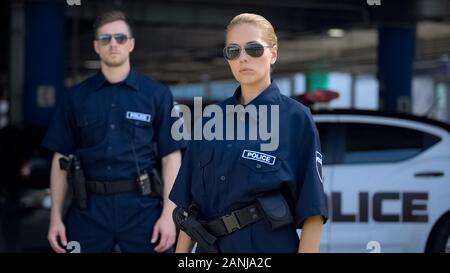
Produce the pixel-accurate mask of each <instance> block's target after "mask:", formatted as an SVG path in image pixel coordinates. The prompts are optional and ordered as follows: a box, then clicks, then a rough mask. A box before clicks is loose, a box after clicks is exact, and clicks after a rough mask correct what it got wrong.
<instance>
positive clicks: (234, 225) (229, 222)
mask: <svg viewBox="0 0 450 273" xmlns="http://www.w3.org/2000/svg"><path fill="white" fill-rule="evenodd" d="M221 218H222V221H223V224H224V225H225V228H226V229H227V232H228V233H231V232H233V231H235V230H238V229H240V228H241V225H240V224H239V220H238V218H237V217H236V214H235V213H234V212H232V213H231V214H229V215H225V216H222V217H221Z"/></svg>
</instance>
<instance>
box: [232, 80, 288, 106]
mask: <svg viewBox="0 0 450 273" xmlns="http://www.w3.org/2000/svg"><path fill="white" fill-rule="evenodd" d="M241 92H242V91H241V86H239V87H238V88H237V89H236V91H234V94H233V96H232V97H231V101H232V102H233V104H234V105H237V104H241V103H240V102H239V98H240V97H241ZM279 98H280V89H279V88H278V86H277V84H276V83H274V82H273V81H271V83H270V85H269V86H268V87H267V88H266V89H264V90H263V91H262V92H261V93H260V94H259V95H258V96H257V97H256V98H254V99H253V100H252V101H250V102H249V103H248V104H247V105H249V104H253V105H256V106H258V105H264V104H266V105H267V104H278V103H279ZM244 106H246V105H244Z"/></svg>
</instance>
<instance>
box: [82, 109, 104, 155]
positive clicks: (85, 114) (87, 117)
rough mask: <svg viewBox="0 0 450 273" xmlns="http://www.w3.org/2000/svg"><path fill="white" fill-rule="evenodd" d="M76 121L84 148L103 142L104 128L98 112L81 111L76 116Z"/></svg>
mask: <svg viewBox="0 0 450 273" xmlns="http://www.w3.org/2000/svg"><path fill="white" fill-rule="evenodd" d="M75 119H76V124H77V128H78V130H79V132H80V137H81V139H80V142H81V143H80V146H81V147H82V148H87V147H92V146H95V145H97V144H99V143H100V142H101V141H102V140H103V138H104V130H103V129H104V128H102V126H101V125H102V123H101V122H100V116H99V114H98V112H95V111H86V110H81V111H79V112H78V113H77V114H76V117H75Z"/></svg>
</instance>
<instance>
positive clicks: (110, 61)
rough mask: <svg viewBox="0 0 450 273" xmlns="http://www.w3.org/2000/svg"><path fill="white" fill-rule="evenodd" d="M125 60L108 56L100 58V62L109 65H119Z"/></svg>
mask: <svg viewBox="0 0 450 273" xmlns="http://www.w3.org/2000/svg"><path fill="white" fill-rule="evenodd" d="M126 61H127V59H126V58H123V59H109V58H104V59H103V60H102V62H103V63H104V64H105V65H106V66H109V67H119V66H122V65H123V64H124V63H125V62H126Z"/></svg>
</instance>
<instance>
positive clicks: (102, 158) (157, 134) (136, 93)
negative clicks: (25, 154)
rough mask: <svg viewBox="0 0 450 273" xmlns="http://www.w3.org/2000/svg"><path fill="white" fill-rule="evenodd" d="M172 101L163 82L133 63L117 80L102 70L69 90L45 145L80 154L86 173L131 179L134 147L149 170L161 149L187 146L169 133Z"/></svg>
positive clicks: (101, 177) (167, 151)
mask: <svg viewBox="0 0 450 273" xmlns="http://www.w3.org/2000/svg"><path fill="white" fill-rule="evenodd" d="M172 107H173V98H172V94H171V92H170V90H169V89H168V88H167V87H166V86H165V85H163V84H161V83H159V82H157V81H155V80H153V79H150V78H148V77H146V76H144V75H142V74H140V73H138V72H136V71H135V70H133V69H131V70H130V73H129V74H128V76H127V78H126V79H125V80H124V81H122V82H119V83H114V84H112V83H109V82H108V81H107V80H106V78H105V77H104V76H103V74H102V73H101V72H99V73H97V74H96V75H94V76H92V77H91V78H89V79H87V80H85V81H83V82H82V83H80V84H78V85H76V86H75V87H73V88H71V89H69V90H68V91H67V92H65V94H64V98H63V100H62V101H61V102H60V103H59V104H58V106H57V108H56V111H55V114H54V117H53V120H52V121H51V123H50V126H49V128H48V131H47V135H46V137H45V139H44V141H43V145H44V146H45V147H46V148H48V149H50V150H52V151H54V152H58V153H60V154H63V155H66V156H67V155H69V154H76V155H77V156H78V157H79V158H80V159H81V163H82V167H83V169H84V173H85V176H86V177H87V179H90V180H100V181H114V180H120V179H133V178H136V177H137V170H136V163H135V156H134V153H135V154H136V159H137V162H138V164H139V168H140V169H141V170H144V169H145V170H149V169H152V168H153V167H154V165H155V160H156V158H157V155H158V156H159V157H164V156H165V155H168V154H170V153H171V152H173V151H175V150H178V149H180V148H183V147H185V145H186V143H185V142H184V141H175V140H173V139H172V137H171V135H170V131H171V126H172V124H173V122H174V121H175V120H174V118H172V117H171V110H172ZM155 144H156V145H155ZM133 150H134V152H133Z"/></svg>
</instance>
